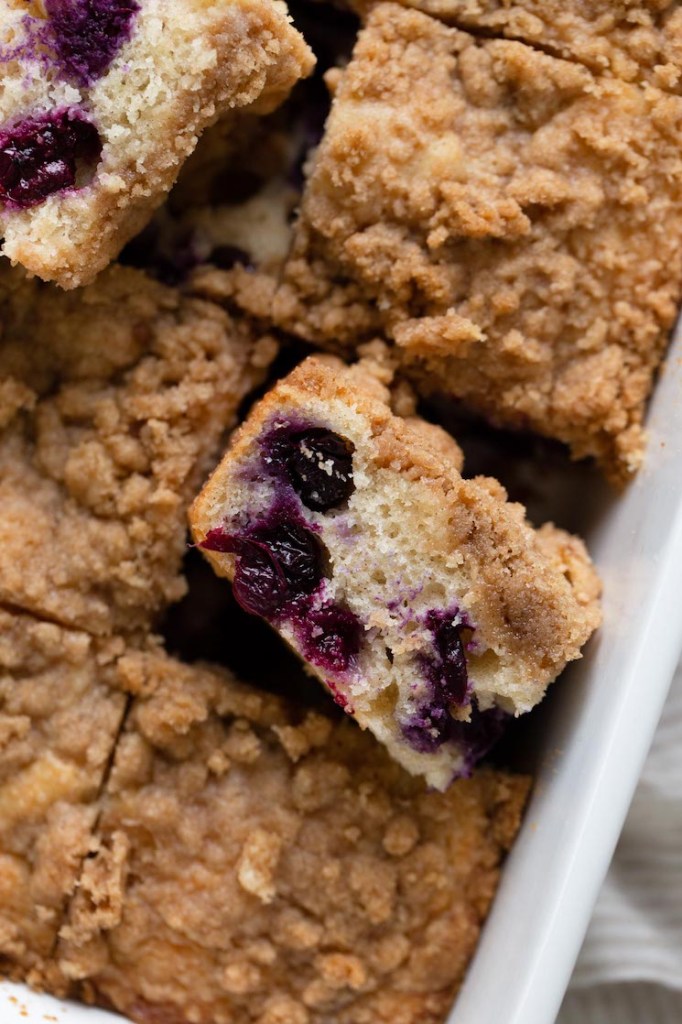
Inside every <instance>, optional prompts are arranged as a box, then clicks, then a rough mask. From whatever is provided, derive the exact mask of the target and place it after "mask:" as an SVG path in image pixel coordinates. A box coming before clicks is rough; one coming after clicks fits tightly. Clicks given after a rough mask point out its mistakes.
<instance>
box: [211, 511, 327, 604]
mask: <svg viewBox="0 0 682 1024" xmlns="http://www.w3.org/2000/svg"><path fill="white" fill-rule="evenodd" d="M275 515H276V513H275ZM201 547H202V548H203V549H204V550H205V551H220V552H229V553H231V554H235V555H236V556H237V562H236V567H235V574H234V594H235V597H236V598H237V600H238V601H239V603H240V604H241V605H242V607H243V608H244V609H246V611H249V612H253V613H254V614H255V615H262V616H264V617H265V618H273V617H275V616H281V615H286V614H287V613H289V612H291V611H292V610H293V609H292V608H291V606H290V605H291V604H292V603H293V602H296V601H297V600H299V599H300V598H302V597H304V596H306V595H308V594H311V593H312V592H313V591H314V590H316V589H317V587H318V586H319V584H320V583H321V581H322V578H323V570H322V566H323V551H322V546H321V544H320V542H319V541H318V539H317V537H316V536H315V534H314V533H312V532H311V531H310V530H308V529H306V527H305V526H303V525H302V524H300V523H297V522H295V521H294V520H293V519H288V518H285V517H283V516H282V517H281V518H279V519H277V520H276V521H275V522H274V523H273V525H267V526H260V527H257V528H256V529H252V530H249V531H248V532H246V533H244V534H233V533H229V532H228V531H226V530H223V529H220V528H219V529H216V530H211V531H210V533H209V534H208V535H207V537H206V538H205V540H204V541H203V542H202V544H201Z"/></svg>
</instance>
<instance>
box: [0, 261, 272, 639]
mask: <svg viewBox="0 0 682 1024" xmlns="http://www.w3.org/2000/svg"><path fill="white" fill-rule="evenodd" d="M0 320H1V321H2V337H1V338H0V603H5V604H9V605H11V606H13V607H16V608H21V609H23V610H25V611H29V612H31V613H32V614H35V615H39V616H42V617H46V618H50V619H53V620H55V621H58V622H59V623H61V624H62V625H66V626H70V627H75V628H79V629H84V630H86V631H88V632H93V633H97V634H105V633H111V632H117V631H121V630H137V629H144V628H146V627H148V626H149V624H150V623H151V622H153V619H154V616H155V615H156V614H157V613H158V612H159V611H160V610H162V609H163V608H164V607H165V606H166V605H168V604H169V603H170V602H172V601H174V600H178V599H179V598H180V597H181V596H182V594H183V593H184V589H185V583H184V580H183V577H182V574H181V563H182V558H183V556H184V553H185V550H186V547H185V545H186V533H187V518H186V509H187V505H188V503H189V502H190V501H191V499H192V497H193V496H194V495H195V494H196V490H197V488H198V487H199V486H200V484H201V481H202V480H203V479H204V478H205V476H206V474H207V473H208V471H209V469H211V468H212V466H213V465H214V464H215V460H216V458H217V456H218V454H219V452H220V450H221V448H222V444H223V437H224V433H225V431H226V430H228V429H230V428H231V427H232V426H234V424H235V421H236V416H237V410H238V407H239V404H240V402H241V401H242V399H243V398H244V397H245V395H247V394H248V392H249V391H250V390H251V389H252V388H253V387H254V386H256V385H257V384H259V383H260V382H261V380H262V379H263V376H264V373H265V370H266V369H267V367H268V365H269V363H270V361H271V360H272V358H273V357H274V355H275V353H276V351H277V346H276V344H275V342H274V341H273V340H272V339H271V338H270V339H268V338H265V337H259V335H258V333H257V332H254V331H253V330H252V329H251V327H250V326H249V324H248V322H246V321H244V320H240V321H239V322H237V321H235V320H233V319H231V318H230V317H229V316H228V314H227V313H226V312H225V311H224V310H223V309H221V308H220V307H218V306H217V305H214V304H213V303H209V302H205V301H201V300H198V299H191V298H186V297H183V296H182V295H181V294H180V293H179V292H177V291H176V290H174V289H171V288H165V287H163V286H162V285H160V284H157V283H156V282H154V281H150V280H148V279H147V278H146V277H145V276H144V274H142V273H139V272H137V271H135V270H132V269H123V268H121V267H111V268H109V269H108V270H107V271H106V272H105V273H104V274H102V275H101V277H100V278H99V279H98V281H96V282H95V283H94V284H93V285H90V286H88V287H87V288H84V289H81V290H78V291H75V292H62V291H61V290H60V289H58V288H56V287H54V286H51V285H44V284H42V283H41V282H39V281H37V280H35V279H33V280H27V279H26V277H25V275H24V274H23V273H22V272H21V271H19V270H16V269H15V270H12V269H11V268H10V267H9V265H5V267H4V268H3V270H2V272H0Z"/></svg>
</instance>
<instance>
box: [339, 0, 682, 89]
mask: <svg viewBox="0 0 682 1024" xmlns="http://www.w3.org/2000/svg"><path fill="white" fill-rule="evenodd" d="M400 2H401V3H402V4H403V5H404V6H405V7H414V8H416V9H417V10H420V11H423V12H424V13H425V14H430V15H432V16H433V17H435V18H440V19H442V20H443V21H446V22H448V23H449V24H451V25H457V26H459V27H460V28H465V29H471V30H472V31H477V30H478V31H484V32H487V33H490V34H494V35H501V36H506V37H508V38H510V39H518V40H520V41H522V42H524V43H528V44H530V45H531V46H537V47H539V48H540V49H542V50H546V51H548V52H550V53H554V54H555V55H557V56H559V57H564V58H566V59H567V60H575V61H580V62H581V63H583V64H586V65H587V66H588V67H589V68H591V69H592V70H593V71H594V72H596V73H597V74H600V75H608V76H611V77H613V78H622V79H624V80H626V81H637V80H640V79H646V80H648V81H650V82H652V83H653V84H655V85H659V86H660V87H661V88H670V89H673V90H674V91H679V90H680V87H681V86H682V10H680V5H679V3H678V2H677V0H400ZM353 6H354V7H355V8H356V9H357V10H360V11H363V12H367V11H368V10H369V9H371V7H372V6H376V3H374V4H373V3H372V0H369V2H367V0H355V2H354V3H353Z"/></svg>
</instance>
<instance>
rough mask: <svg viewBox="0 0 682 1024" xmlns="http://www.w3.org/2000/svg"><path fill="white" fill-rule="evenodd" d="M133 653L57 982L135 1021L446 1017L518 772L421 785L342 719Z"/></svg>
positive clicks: (506, 839) (516, 815)
mask: <svg viewBox="0 0 682 1024" xmlns="http://www.w3.org/2000/svg"><path fill="white" fill-rule="evenodd" d="M129 660H130V662H131V664H130V675H131V677H135V678H136V679H137V680H138V686H139V691H140V695H139V696H138V697H137V699H136V700H135V703H134V705H133V709H132V712H131V714H130V716H129V718H128V721H127V724H126V727H125V730H124V732H123V734H122V737H121V740H120V742H119V744H118V747H117V750H116V755H115V761H114V766H113V770H112V772H111V775H110V778H109V781H108V785H107V787H106V792H105V794H104V797H103V799H102V801H101V816H100V820H99V824H98V827H97V830H96V837H95V843H94V846H93V850H92V853H93V856H91V857H89V858H88V859H87V860H86V861H85V865H84V870H83V874H82V876H81V879H80V882H79V887H78V892H77V895H76V898H75V900H74V901H73V902H72V904H71V907H70V912H69V916H68V921H67V923H66V925H65V927H64V928H63V930H62V936H61V941H60V944H59V950H58V964H59V968H60V970H61V971H62V972H63V974H64V975H65V976H66V977H67V978H68V979H69V980H70V981H71V983H72V984H74V985H75V986H77V987H78V986H80V989H81V991H82V992H83V993H84V994H85V995H86V997H87V998H88V999H89V1000H90V1001H94V1002H97V1003H101V1004H103V1005H105V1006H109V1007H113V1008H115V1009H117V1010H119V1011H121V1012H123V1013H125V1014H126V1015H127V1016H128V1017H130V1018H131V1019H132V1020H134V1021H140V1022H145V1024H146V1022H152V1021H159V1022H161V1021H173V1024H190V1022H191V1024H304V1022H305V1024H328V1022H330V1021H333V1022H334V1024H377V1022H379V1021H386V1022H387V1024H388V1022H390V1024H417V1022H419V1024H431V1022H434V1024H435V1022H441V1021H443V1020H444V1019H445V1016H446V1014H447V1012H448V1010H449V1007H450V1005H451V1002H452V998H453V995H454V993H455V991H456V989H457V987H458V985H459V983H460V982H461V979H462V975H463V972H464V969H465V967H466V964H467V962H468V960H469V958H470V956H471V953H472V951H473V949H474V947H475V945H476V941H477V937H478V933H479V930H480V926H481V923H482V920H483V919H484V917H485V915H486V912H487V909H488V907H489V905H490V902H491V899H492V896H493V893H494V891H495V887H496V883H497V878H498V874H499V864H500V859H501V857H502V855H503V854H504V852H505V851H506V850H507V849H508V848H509V846H510V845H511V842H512V840H513V838H514V836H515V833H516V831H517V829H518V825H519V819H520V813H521V810H522V807H523V803H524V800H525V797H526V793H527V789H528V781H527V780H526V779H525V778H524V777H522V776H516V777H514V776H510V775H508V774H504V773H500V772H492V771H483V772H480V773H479V774H477V775H475V776H474V777H473V778H472V779H468V780H462V781H459V782H457V783H455V784H454V785H453V786H452V787H451V788H450V789H449V790H448V792H447V793H445V794H439V793H427V792H426V791H425V790H424V788H423V786H422V784H421V783H420V782H418V781H417V780H414V779H412V778H410V776H408V775H406V774H405V773H404V772H403V771H402V770H401V769H400V768H399V767H398V766H397V765H396V764H394V763H392V762H391V761H390V759H389V758H388V757H387V756H386V755H385V753H384V752H383V751H382V750H381V748H380V747H378V746H377V745H376V744H375V743H374V742H373V741H372V739H371V738H370V737H369V736H367V735H363V734H362V733H361V732H360V731H359V730H357V729H356V728H355V727H354V726H353V725H352V723H350V722H348V721H345V720H341V722H340V723H339V722H334V721H332V720H330V719H328V718H326V717H325V716H323V715H320V714H317V713H310V712H308V713H306V712H305V711H303V710H301V709H295V708H292V707H291V706H290V705H288V704H287V703H285V702H284V701H282V700H281V699H279V698H276V697H273V696H269V695H265V694H263V693H259V692H258V691H256V690H254V689H252V688H250V687H246V686H244V685H241V684H239V683H237V682H236V681H235V680H234V679H233V678H231V677H229V676H228V675H227V674H226V673H219V672H218V671H216V670H211V669H209V668H205V667H188V666H185V665H182V664H180V663H179V662H175V661H173V660H172V659H170V658H168V657H167V656H164V655H163V654H162V653H160V652H158V653H156V654H154V653H146V654H142V655H140V656H139V657H138V664H137V667H136V668H134V667H133V662H134V660H135V656H134V655H130V658H129ZM77 990H78V988H77Z"/></svg>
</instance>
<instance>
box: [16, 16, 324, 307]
mask: <svg viewBox="0 0 682 1024" xmlns="http://www.w3.org/2000/svg"><path fill="white" fill-rule="evenodd" d="M99 6H101V5H98V4H97V3H96V2H95V0H91V2H89V3H86V2H85V0H62V2H58V0H55V2H53V3H52V5H50V4H49V3H48V4H46V5H45V6H44V7H43V5H42V4H34V5H32V6H30V7H29V9H28V10H27V9H26V5H17V6H14V5H11V6H9V7H8V6H7V5H5V9H4V10H3V14H2V18H1V19H0V46H1V48H2V51H3V52H2V56H3V58H4V62H3V80H2V85H1V86H0V184H1V182H2V175H3V173H4V171H3V163H2V160H3V157H2V151H3V149H4V150H5V152H6V153H9V152H11V151H9V150H8V149H7V146H8V145H9V142H8V141H7V138H8V137H11V136H12V135H13V134H15V133H16V132H17V131H19V132H21V131H22V127H21V126H22V124H25V123H26V121H27V119H29V120H30V119H31V118H36V117H42V118H45V117H47V118H49V119H52V120H54V119H55V118H59V117H62V116H63V115H64V112H66V113H67V114H68V115H69V116H74V117H77V118H80V119H85V120H87V121H88V122H90V123H91V125H92V126H94V129H95V130H96V132H97V133H98V134H99V139H100V147H101V152H100V153H97V152H89V153H84V152H81V151H79V152H78V153H77V154H76V156H75V157H74V154H73V153H71V154H70V153H69V152H65V157H64V159H65V165H64V166H63V167H57V168H56V170H55V166H54V160H53V161H52V164H51V165H50V166H51V170H50V174H52V175H53V178H54V180H53V182H52V184H51V186H50V188H49V189H48V190H47V192H46V193H45V198H43V199H42V201H41V200H40V198H39V190H38V191H36V189H35V188H34V189H33V190H32V194H33V198H32V199H31V196H30V195H28V194H27V195H26V196H25V201H22V203H21V205H17V203H16V202H13V201H6V202H5V203H4V209H2V210H0V228H1V230H2V232H3V234H4V247H3V251H4V253H5V255H7V256H9V258H10V259H11V260H12V261H13V262H18V263H21V264H23V265H24V266H25V267H26V268H28V269H29V270H31V271H32V272H33V273H35V274H37V275H39V276H40V277H42V278H44V279H47V280H54V281H57V282H58V283H59V284H60V285H62V286H63V287H65V288H74V287H76V286H78V285H82V284H85V283H88V282H89V281H91V280H92V279H93V278H94V277H95V275H96V274H97V273H98V272H99V271H101V270H102V269H103V268H104V267H105V266H106V265H107V264H108V263H109V262H110V261H111V260H112V258H113V257H115V256H116V255H117V254H118V253H119V251H120V250H121V248H122V247H123V245H124V244H125V242H126V241H128V239H130V238H131V237H132V236H133V235H134V234H136V233H137V232H138V231H139V230H140V229H141V228H142V227H143V226H144V224H145V223H146V222H147V221H148V220H149V218H150V217H151V215H152V212H153V210H154V209H155V208H156V207H157V206H159V205H160V203H161V202H162V200H163V199H164V197H165V194H166V193H167V192H168V190H169V189H170V188H171V186H172V184H173V182H174V181H175V180H176V178H177V176H178V173H179V171H180V168H181V167H182V164H183V162H184V161H185V160H186V158H187V157H188V156H189V155H190V153H191V152H192V151H193V150H194V148H195V146H196V143H197V139H198V136H199V135H200V134H201V133H202V131H203V130H204V129H205V128H206V127H207V126H209V125H210V124H212V123H213V122H214V121H216V120H217V119H218V118H219V117H220V116H221V115H226V114H228V113H229V112H231V111H233V110H236V109H238V108H247V107H248V108H249V109H250V110H252V111H256V112H259V113H267V112H268V111H270V110H272V109H273V108H274V107H276V106H277V105H278V104H279V103H280V102H281V101H282V100H283V99H284V98H285V97H286V95H287V94H288V92H289V90H290V89H291V87H292V86H293V85H294V83H295V82H296V81H297V80H298V79H299V78H300V77H301V76H303V75H306V74H308V73H309V72H310V70H311V67H312V65H313V57H312V54H311V52H310V50H309V48H308V47H307V46H306V44H305V42H304V41H303V39H302V37H301V36H300V35H299V34H298V33H297V32H296V31H295V30H294V29H293V27H292V26H291V24H290V20H289V17H288V14H287V9H286V6H285V5H284V4H283V3H280V2H277V0H275V2H271V0H141V2H140V3H139V4H137V3H135V4H132V5H131V4H123V5H121V4H119V5H118V7H120V8H121V9H122V10H123V8H126V7H127V8H130V10H129V12H128V14H127V15H126V16H123V15H124V14H125V11H123V14H122V16H121V18H120V19H119V20H118V21H117V20H116V18H114V19H113V20H112V19H111V17H109V21H110V22H111V24H109V21H107V18H106V16H105V15H102V14H101V12H100V14H99V17H100V18H102V17H104V22H103V23H102V25H99V26H98V24H95V28H98V27H99V29H101V31H99V32H98V33H95V35H96V36H97V42H96V43H95V42H93V41H92V40H90V46H89V47H88V45H82V46H81V45H80V44H81V42H82V41H83V40H84V41H85V43H86V44H87V43H88V36H87V35H86V34H85V32H84V31H83V33H82V35H81V34H79V33H78V32H74V31H72V29H73V25H72V24H71V21H72V19H73V18H84V22H85V23H86V24H90V23H91V22H92V23H94V22H95V21H96V17H97V10H98V9H99ZM108 6H109V7H110V6H111V5H108ZM64 8H66V10H64ZM76 8H77V9H76ZM72 9H73V10H72ZM69 26H70V28H69ZM74 47H75V53H74ZM24 134H25V133H24ZM33 134H34V135H35V131H34V132H33ZM64 145H65V144H64V142H63V140H62V142H61V143H60V148H61V149H64ZM14 159H15V160H16V157H15V158H14ZM47 160H48V156H47V155H45V154H44V155H43V163H45V161H47ZM38 165H40V159H38ZM36 173H38V172H37V171H36V167H35V161H34V163H33V164H32V165H31V175H32V176H33V177H35V175H36ZM40 173H41V174H44V172H43V171H41V172H40ZM60 186H61V187H60ZM50 191H52V193H53V194H50ZM24 207H25V208H24Z"/></svg>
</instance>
